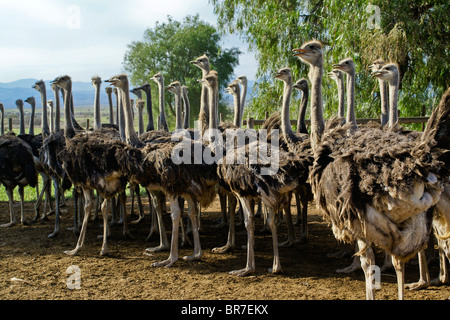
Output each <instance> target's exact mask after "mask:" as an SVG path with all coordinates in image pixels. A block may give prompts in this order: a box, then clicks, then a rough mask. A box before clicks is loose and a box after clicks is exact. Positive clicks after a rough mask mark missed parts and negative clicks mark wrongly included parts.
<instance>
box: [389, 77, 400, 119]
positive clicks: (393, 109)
mask: <svg viewBox="0 0 450 320" xmlns="http://www.w3.org/2000/svg"><path fill="white" fill-rule="evenodd" d="M398 82H399V79H398V77H397V78H396V79H393V80H391V81H390V82H389V104H390V106H389V109H390V110H389V127H393V126H394V125H395V124H396V123H397V122H398V109H397V103H398Z"/></svg>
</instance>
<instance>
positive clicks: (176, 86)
mask: <svg viewBox="0 0 450 320" xmlns="http://www.w3.org/2000/svg"><path fill="white" fill-rule="evenodd" d="M166 89H167V90H169V92H172V93H173V94H178V95H181V83H180V82H179V81H174V82H172V83H171V84H169V85H168V86H167V87H166Z"/></svg>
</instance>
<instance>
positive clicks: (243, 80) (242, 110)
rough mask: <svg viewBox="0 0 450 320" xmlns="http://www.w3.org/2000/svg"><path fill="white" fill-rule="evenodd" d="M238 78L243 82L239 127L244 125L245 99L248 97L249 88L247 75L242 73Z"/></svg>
mask: <svg viewBox="0 0 450 320" xmlns="http://www.w3.org/2000/svg"><path fill="white" fill-rule="evenodd" d="M236 80H237V81H238V82H239V83H240V84H241V86H242V88H241V101H240V108H239V109H240V111H239V113H240V114H239V119H240V123H239V127H241V126H242V119H243V118H244V108H245V100H246V99H247V90H248V80H247V77H246V76H245V75H241V76H239V77H237V78H236Z"/></svg>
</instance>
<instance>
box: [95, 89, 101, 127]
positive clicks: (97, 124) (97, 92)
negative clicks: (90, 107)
mask: <svg viewBox="0 0 450 320" xmlns="http://www.w3.org/2000/svg"><path fill="white" fill-rule="evenodd" d="M101 127H102V119H101V117H100V84H96V85H95V101H94V130H98V129H100V128H101Z"/></svg>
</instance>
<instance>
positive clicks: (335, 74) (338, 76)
mask: <svg viewBox="0 0 450 320" xmlns="http://www.w3.org/2000/svg"><path fill="white" fill-rule="evenodd" d="M328 75H329V76H330V78H331V79H333V80H334V81H336V85H337V88H338V117H339V118H341V119H342V124H344V123H345V95H344V93H345V88H344V73H343V72H342V71H341V70H339V69H334V70H331V71H330V72H328Z"/></svg>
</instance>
